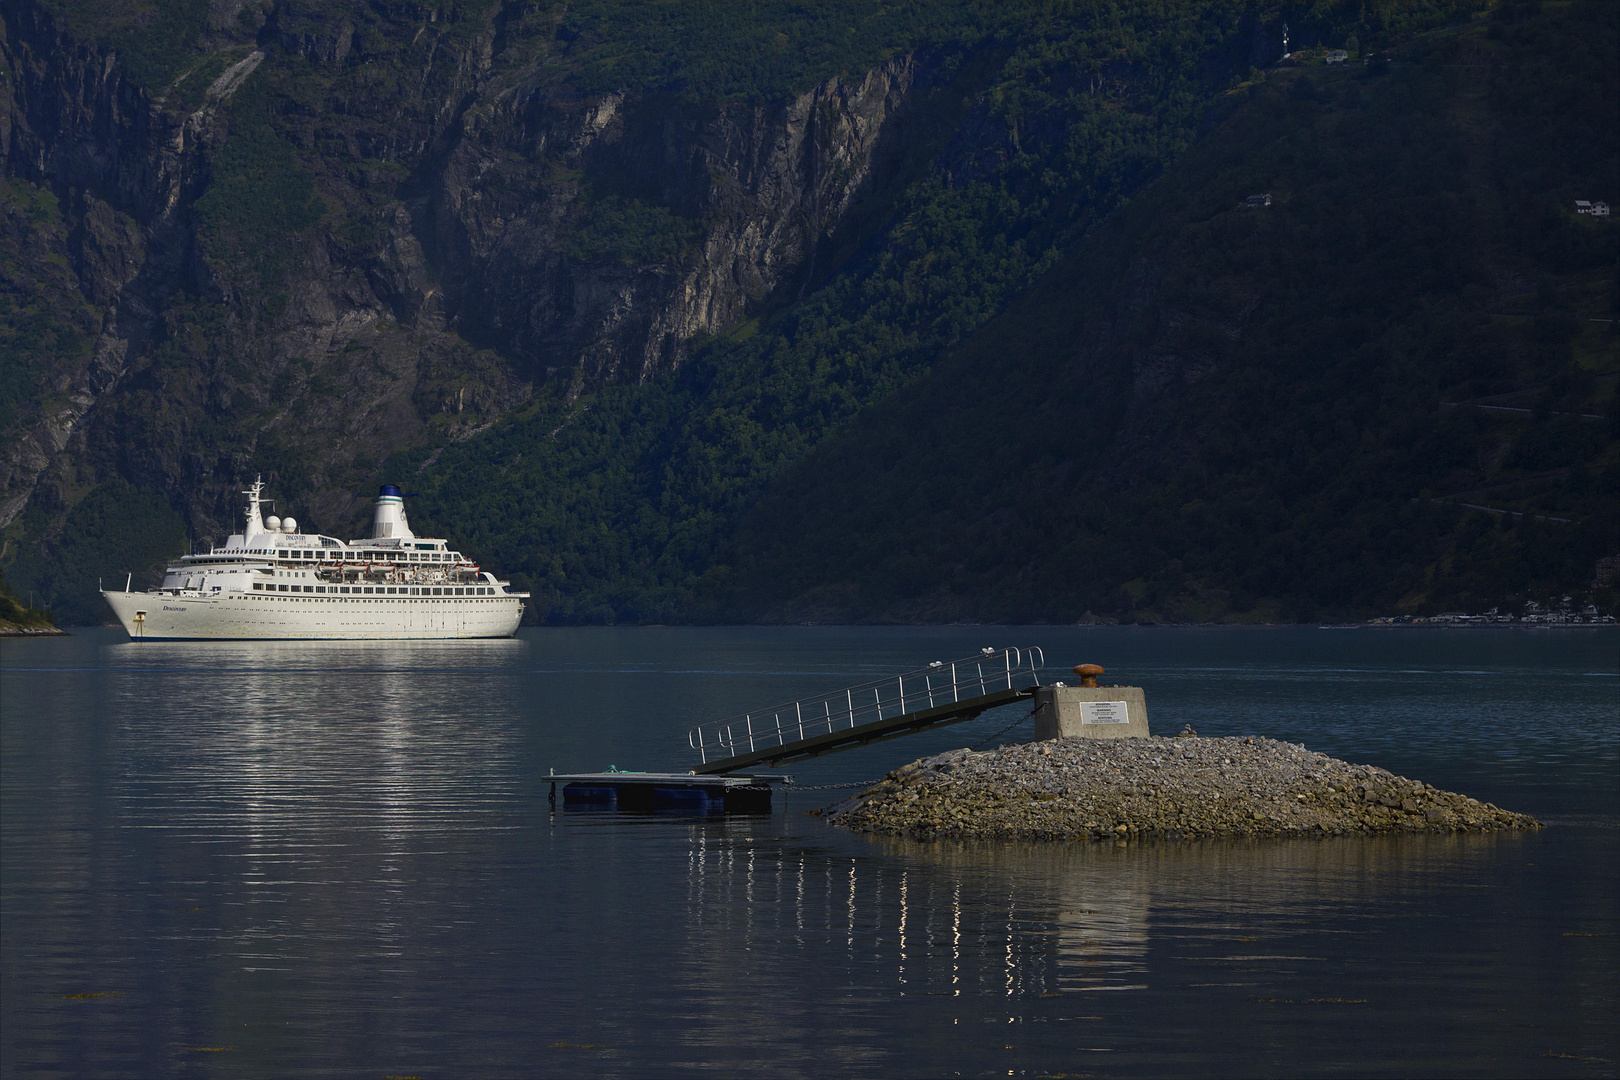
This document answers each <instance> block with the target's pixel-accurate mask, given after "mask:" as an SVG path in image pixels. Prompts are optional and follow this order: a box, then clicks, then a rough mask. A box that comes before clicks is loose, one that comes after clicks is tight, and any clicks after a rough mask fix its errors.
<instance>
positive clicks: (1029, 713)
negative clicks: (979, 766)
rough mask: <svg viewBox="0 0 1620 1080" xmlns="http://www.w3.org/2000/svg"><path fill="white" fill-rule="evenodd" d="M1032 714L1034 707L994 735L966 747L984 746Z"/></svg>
mask: <svg viewBox="0 0 1620 1080" xmlns="http://www.w3.org/2000/svg"><path fill="white" fill-rule="evenodd" d="M1034 715H1035V710H1034V709H1031V710H1029V712H1027V713H1025V714H1024V715H1023V716H1020V717H1019V718H1018V719H1016V720H1014V721H1013V722H1012V723H1010V724H1008V725H1007V726H1006V727H1004V728H1002V729H1001V730H1000V731H998V732H996V733H995V734H994V735H992V736H990V737H989V738H988V739H986V740H984V742H979V743H974V744H973V745H972V746H970V747H968V749H970V750H977V749H978V748H979V747H981V746H984V745H986V744H988V743H993V742H995V741H996V740H997V739H999V738H1001V737H1002V736H1003V735H1005V734H1007V732H1009V731H1011V730H1012V729H1013V728H1015V727H1017V726H1018V725H1019V724H1022V723H1023V722H1024V721H1025V720H1028V719H1029V718H1030V717H1032V716H1034Z"/></svg>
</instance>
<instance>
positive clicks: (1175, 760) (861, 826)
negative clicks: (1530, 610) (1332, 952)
mask: <svg viewBox="0 0 1620 1080" xmlns="http://www.w3.org/2000/svg"><path fill="white" fill-rule="evenodd" d="M816 812H817V813H819V814H821V815H823V816H825V817H826V818H827V819H828V820H830V821H831V822H833V823H834V824H837V825H841V826H843V827H845V828H848V829H853V830H855V831H857V832H873V833H888V834H891V835H898V836H911V837H916V838H919V839H929V838H938V837H962V838H973V839H1009V840H1011V839H1018V840H1038V839H1091V840H1122V839H1123V840H1129V839H1135V838H1140V837H1166V838H1177V837H1182V838H1201V837H1215V836H1241V837H1261V836H1343V835H1347V834H1352V833H1354V834H1361V835H1373V834H1378V833H1396V832H1431V833H1450V832H1495V831H1499V830H1504V829H1539V828H1541V823H1540V822H1538V821H1537V820H1536V819H1535V818H1532V817H1529V816H1528V815H1525V814H1515V813H1513V812H1511V811H1508V810H1503V809H1500V808H1499V807H1496V806H1492V805H1491V804H1490V803H1482V802H1479V801H1478V800H1475V799H1470V798H1468V797H1467V796H1466V795H1459V794H1457V793H1456V792H1453V791H1441V790H1440V789H1438V788H1435V787H1431V786H1430V785H1428V784H1425V783H1423V782H1422V781H1419V780H1408V779H1407V778H1406V777H1404V776H1396V775H1395V774H1393V773H1391V772H1389V771H1388V770H1386V769H1380V768H1378V767H1376V766H1373V765H1352V764H1350V763H1349V762H1346V761H1340V760H1338V759H1337V758H1331V757H1328V756H1327V755H1326V754H1319V753H1316V752H1315V751H1313V750H1307V749H1305V747H1303V746H1300V745H1298V744H1297V743H1287V742H1280V741H1278V740H1276V739H1267V738H1263V737H1260V736H1250V737H1247V738H1242V737H1232V738H1216V739H1204V738H1198V737H1196V736H1191V737H1189V736H1186V735H1183V736H1178V737H1175V738H1161V737H1155V738H1147V739H1109V740H1101V739H1096V740H1093V739H1052V740H1048V741H1044V742H1035V743H1022V744H1016V745H1009V746H1002V747H998V748H997V749H994V750H989V751H986V752H984V753H975V752H974V751H972V750H952V751H949V752H948V753H944V754H939V755H937V756H935V757H929V758H921V759H919V760H917V761H914V762H912V763H911V764H909V765H904V766H901V767H900V768H898V769H896V770H895V771H894V772H892V773H890V774H889V775H888V776H886V777H884V778H883V780H881V781H879V782H878V783H877V784H876V785H875V786H873V787H871V788H868V789H867V790H866V791H864V792H862V793H861V794H859V795H857V796H855V797H854V798H851V799H847V800H845V801H844V802H841V803H839V804H837V805H836V806H830V807H827V808H826V809H824V810H820V811H816Z"/></svg>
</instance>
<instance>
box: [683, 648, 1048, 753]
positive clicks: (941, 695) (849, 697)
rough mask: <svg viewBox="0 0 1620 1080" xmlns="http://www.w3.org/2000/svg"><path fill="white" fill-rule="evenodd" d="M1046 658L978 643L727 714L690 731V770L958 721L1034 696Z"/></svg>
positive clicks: (837, 747)
mask: <svg viewBox="0 0 1620 1080" xmlns="http://www.w3.org/2000/svg"><path fill="white" fill-rule="evenodd" d="M1044 664H1045V657H1044V656H1042V654H1041V650H1040V649H1036V648H1029V649H981V650H980V651H979V655H977V656H968V657H964V658H963V659H961V660H951V661H949V662H946V661H940V660H936V661H934V662H933V663H932V664H929V665H928V666H927V667H925V668H921V669H919V670H917V671H908V672H906V673H905V674H904V675H895V676H892V677H890V678H887V679H880V680H879V681H877V682H870V683H863V684H862V685H860V686H849V687H845V688H844V689H842V690H835V691H833V692H832V693H830V694H822V695H820V696H818V697H808V698H801V699H800V700H798V701H790V702H787V703H786V704H784V705H773V706H772V707H770V708H768V709H760V710H758V711H756V712H747V713H740V714H739V715H737V716H730V717H727V718H726V719H724V720H718V721H716V722H714V723H712V724H704V725H702V726H701V727H696V728H693V729H692V730H691V731H690V732H689V733H688V734H687V737H686V738H687V742H688V743H689V744H690V745H691V747H692V749H694V750H696V751H697V752H698V756H699V758H700V759H701V762H702V763H701V764H700V765H699V766H698V767H697V768H695V769H693V770H692V771H693V772H694V773H700V774H714V773H728V772H732V771H733V770H736V769H746V768H749V767H750V766H753V765H777V764H780V763H781V762H784V761H794V760H797V759H800V758H809V757H816V756H818V755H820V754H827V753H831V752H832V751H834V750H844V749H847V748H849V747H852V746H860V745H863V744H865V743H870V742H876V741H878V740H879V739H891V738H894V737H895V736H898V735H908V734H910V733H911V732H913V731H921V730H922V729H924V728H933V727H942V726H944V725H946V724H959V723H962V722H963V721H966V720H972V719H974V718H975V717H977V716H978V715H979V714H980V713H982V712H984V711H985V710H987V709H994V708H995V707H996V706H998V705H1010V704H1012V703H1013V702H1015V701H1019V700H1023V699H1026V698H1031V697H1033V696H1034V694H1035V689H1034V688H1035V687H1037V686H1039V685H1040V677H1039V672H1040V670H1041V667H1042V666H1043V665H1044Z"/></svg>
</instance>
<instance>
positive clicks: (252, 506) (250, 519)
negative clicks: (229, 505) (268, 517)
mask: <svg viewBox="0 0 1620 1080" xmlns="http://www.w3.org/2000/svg"><path fill="white" fill-rule="evenodd" d="M263 491H264V479H263V478H262V477H258V476H255V477H254V478H253V486H252V487H250V488H248V489H247V490H246V491H244V492H242V494H243V495H246V496H247V500H248V505H247V536H246V537H245V538H244V539H248V540H251V539H252V538H253V537H255V536H260V535H262V534H263V533H264V519H263V518H261V517H260V516H259V496H260V494H261V493H262V492H263Z"/></svg>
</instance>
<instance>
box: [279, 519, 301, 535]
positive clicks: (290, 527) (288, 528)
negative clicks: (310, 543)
mask: <svg viewBox="0 0 1620 1080" xmlns="http://www.w3.org/2000/svg"><path fill="white" fill-rule="evenodd" d="M281 531H282V532H286V533H295V532H297V531H298V522H297V521H295V520H293V519H292V518H282V519H281Z"/></svg>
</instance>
